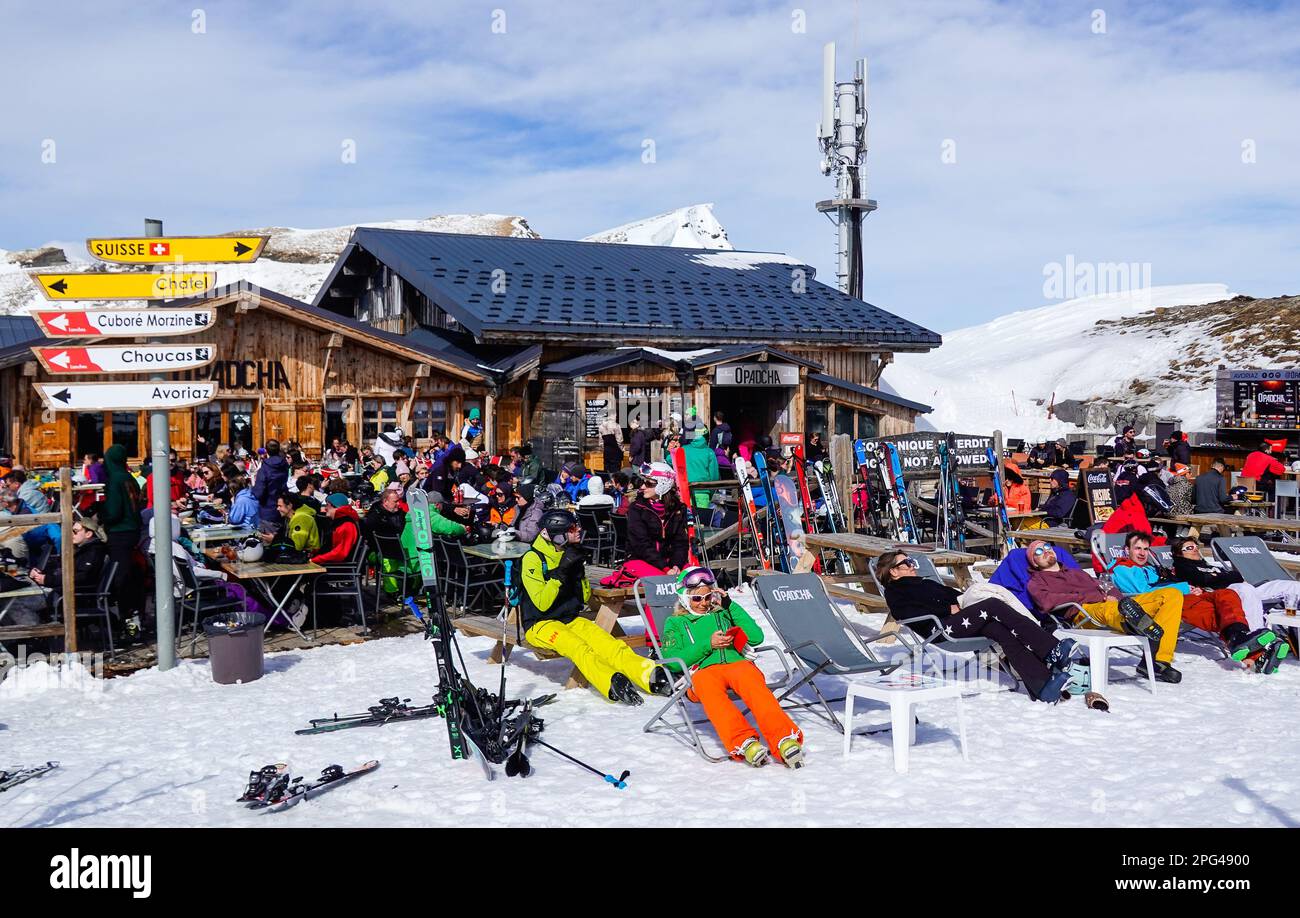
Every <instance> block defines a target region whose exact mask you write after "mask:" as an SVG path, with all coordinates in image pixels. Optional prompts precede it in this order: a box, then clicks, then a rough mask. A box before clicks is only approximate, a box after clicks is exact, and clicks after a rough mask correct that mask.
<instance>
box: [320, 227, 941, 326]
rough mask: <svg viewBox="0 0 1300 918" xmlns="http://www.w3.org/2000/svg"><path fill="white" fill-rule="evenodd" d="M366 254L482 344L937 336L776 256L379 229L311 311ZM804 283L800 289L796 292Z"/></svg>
mask: <svg viewBox="0 0 1300 918" xmlns="http://www.w3.org/2000/svg"><path fill="white" fill-rule="evenodd" d="M363 253H369V254H370V255H371V256H373V257H374V258H375V259H376V260H378V261H380V262H382V263H383V264H385V265H387V266H388V267H389V268H390V269H392V270H393V271H395V272H396V273H397V274H398V275H400V276H401V277H402V278H404V279H405V280H406V281H407V282H408V283H410V284H411V285H412V286H413V287H415V288H416V289H417V290H419V291H420V292H421V293H423V294H424V295H425V296H426V297H428V298H429V300H430V301H431V302H433V303H435V304H436V305H437V306H439V307H440V308H442V309H443V310H444V311H446V313H447V314H448V315H450V316H451V317H452V318H454V319H455V320H456V321H457V322H459V323H460V325H461V326H462V327H464V328H465V329H466V330H467V331H469V332H470V333H471V334H472V335H474V336H475V337H476V338H479V339H480V340H482V339H483V337H484V336H485V335H489V336H491V335H499V334H520V333H528V332H540V333H542V334H547V333H550V334H568V335H581V336H586V337H589V338H594V337H599V338H600V339H601V340H602V341H608V339H609V338H611V337H614V338H621V339H623V340H628V339H629V338H633V337H640V338H647V337H650V338H655V339H665V338H681V339H687V340H690V341H692V342H698V343H701V344H706V343H708V342H709V341H710V340H718V341H737V340H740V341H769V342H778V341H783V340H786V341H788V340H798V341H810V342H812V341H827V342H842V343H849V344H861V345H879V346H882V347H884V348H887V349H890V350H928V349H930V348H934V347H938V346H939V344H940V343H941V339H940V337H939V335H938V334H936V333H935V332H932V331H929V330H928V329H925V328H922V327H921V326H919V325H916V324H915V323H913V322H909V321H907V320H906V319H902V318H899V317H898V316H895V315H893V314H891V313H888V312H885V311H884V310H883V309H880V308H878V307H876V306H873V305H871V304H870V303H867V302H864V301H862V300H858V299H855V298H853V297H850V296H847V295H846V294H843V293H841V292H840V291H839V290H837V289H835V288H834V287H830V286H827V285H826V284H822V283H819V282H818V281H816V280H815V279H814V274H815V272H814V270H813V269H812V268H811V267H809V266H807V265H800V264H791V263H789V259H787V258H785V257H784V256H780V255H770V254H768V253H749V252H730V251H714V250H707V249H680V248H669V247H664V246H647V245H615V244H610V243H600V242H569V241H563V240H554V239H518V238H512V237H505V236H472V235H464V234H458V233H428V232H419V231H413V230H392V229H378V228H375V227H358V228H357V229H355V230H354V231H353V233H352V237H351V240H350V242H349V245H348V248H347V249H345V250H344V253H343V254H342V255H340V257H339V260H338V261H337V262H336V263H335V265H334V269H333V270H332V271H331V273H330V275H329V277H328V278H327V279H326V281H325V283H324V284H323V285H322V286H321V289H320V291H319V293H317V295H316V300H315V304H316V305H317V306H321V305H323V304H327V303H329V302H330V299H329V291H330V289H331V288H332V287H334V286H336V285H340V286H344V287H345V286H346V284H345V281H344V276H343V266H344V264H345V263H347V262H348V261H350V260H352V259H355V258H357V257H360V256H361V255H362V254H363ZM765 255H767V256H768V258H767V259H765V257H764V256H765ZM769 259H770V260H769ZM497 270H501V271H504V272H505V275H504V279H505V291H504V292H501V293H496V292H494V291H493V289H492V287H493V272H495V271H497ZM796 272H801V273H800V274H796ZM498 277H500V275H498ZM801 285H802V287H803V292H800V293H795V292H794V290H795V289H796V288H798V287H800V286H801Z"/></svg>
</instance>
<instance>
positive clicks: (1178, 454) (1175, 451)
mask: <svg viewBox="0 0 1300 918" xmlns="http://www.w3.org/2000/svg"><path fill="white" fill-rule="evenodd" d="M1169 458H1170V459H1172V460H1173V461H1174V462H1180V463H1182V464H1183V465H1191V464H1192V444H1190V443H1188V442H1187V441H1186V440H1178V441H1177V442H1175V443H1170V444H1169Z"/></svg>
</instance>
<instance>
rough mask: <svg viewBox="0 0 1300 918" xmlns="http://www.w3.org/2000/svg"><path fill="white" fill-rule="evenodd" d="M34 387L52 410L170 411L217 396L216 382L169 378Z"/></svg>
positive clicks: (192, 405)
mask: <svg viewBox="0 0 1300 918" xmlns="http://www.w3.org/2000/svg"><path fill="white" fill-rule="evenodd" d="M36 391H37V392H39V393H40V396H41V398H43V399H45V404H46V405H48V406H49V407H50V409H51V410H52V411H138V410H141V409H144V410H147V411H170V410H171V409H173V408H193V407H196V406H198V405H206V404H207V403H208V402H210V401H212V400H213V399H214V398H216V397H217V384H216V383H211V382H185V381H176V382H173V381H170V380H163V381H162V382H153V381H151V382H108V383H36ZM169 499H170V492H169Z"/></svg>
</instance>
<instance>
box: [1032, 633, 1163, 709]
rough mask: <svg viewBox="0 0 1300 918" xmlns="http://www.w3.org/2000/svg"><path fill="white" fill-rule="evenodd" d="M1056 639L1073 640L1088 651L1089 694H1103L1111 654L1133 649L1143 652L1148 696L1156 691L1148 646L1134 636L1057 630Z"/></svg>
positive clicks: (1141, 638)
mask: <svg viewBox="0 0 1300 918" xmlns="http://www.w3.org/2000/svg"><path fill="white" fill-rule="evenodd" d="M1056 636H1057V637H1058V638H1072V639H1074V640H1075V641H1076V642H1077V643H1079V644H1081V645H1083V646H1084V647H1087V648H1088V669H1089V679H1090V680H1091V682H1092V691H1094V692H1104V691H1106V686H1107V685H1109V684H1110V678H1109V677H1110V672H1109V670H1110V652H1111V651H1112V650H1114V649H1116V648H1119V647H1134V648H1136V649H1138V650H1141V651H1142V657H1143V659H1145V660H1146V661H1147V681H1148V682H1149V684H1150V687H1151V692H1152V693H1153V694H1154V693H1155V690H1156V667H1155V661H1154V660H1152V659H1151V642H1150V641H1148V640H1147V639H1146V638H1144V637H1138V636H1137V635H1136V634H1120V633H1118V632H1116V631H1103V630H1101V629H1100V628H1058V629H1056Z"/></svg>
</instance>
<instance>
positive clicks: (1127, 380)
mask: <svg viewBox="0 0 1300 918" xmlns="http://www.w3.org/2000/svg"><path fill="white" fill-rule="evenodd" d="M1297 360H1300V297H1278V298H1274V299H1266V300H1265V299H1254V298H1252V297H1247V296H1234V295H1233V294H1232V293H1231V292H1229V290H1228V288H1227V287H1226V286H1224V285H1223V284H1189V285H1183V286H1171V287H1152V288H1150V289H1147V290H1138V291H1133V292H1131V293H1126V294H1114V295H1103V296H1090V297H1082V298H1079V299H1074V300H1067V301H1065V302H1062V303H1056V304H1054V305H1051V306H1043V307H1040V308H1037V309H1028V310H1023V311H1020V312H1013V313H1010V314H1009V315H1005V316H1002V317H1001V318H998V319H995V320H993V321H992V322H987V323H985V324H983V325H976V326H972V327H970V328H963V329H960V330H958V331H954V332H948V333H946V334H945V335H944V336H943V346H942V347H940V348H938V349H937V350H935V351H932V352H930V353H928V354H900V355H899V356H898V357H897V358H896V362H895V363H894V365H892V366H890V367H889V368H888V369H887V370H886V371H885V381H886V382H887V384H888V386H889V388H892V389H893V390H896V391H897V392H899V393H901V394H902V395H904V396H905V397H907V398H912V399H916V400H918V401H921V402H925V403H926V404H929V405H932V406H934V411H933V412H932V413H931V414H929V415H926V416H923V417H922V418H921V419H919V420H920V422H921V426H923V427H926V428H928V429H935V430H959V431H967V432H984V431H991V430H994V429H1000V430H1002V431H1003V432H1004V433H1005V434H1006V435H1007V436H1008V437H1027V438H1038V437H1044V436H1046V437H1052V438H1055V437H1060V436H1068V435H1070V434H1078V433H1079V432H1080V431H1081V430H1085V431H1095V432H1110V431H1111V429H1112V427H1113V423H1114V419H1115V417H1117V416H1121V415H1122V416H1125V417H1132V418H1139V419H1141V418H1148V419H1149V418H1150V417H1153V416H1156V417H1176V418H1181V419H1182V422H1183V427H1184V428H1185V429H1186V430H1189V431H1196V430H1200V431H1210V430H1213V429H1214V381H1215V371H1216V370H1217V368H1218V366H1219V365H1220V364H1223V365H1226V366H1231V367H1252V366H1288V365H1293V364H1295V362H1296V361H1297ZM1049 408H1050V409H1051V412H1052V415H1053V416H1051V417H1049ZM1137 426H1138V427H1139V429H1140V428H1141V426H1142V425H1141V423H1139V424H1138V425H1137Z"/></svg>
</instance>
